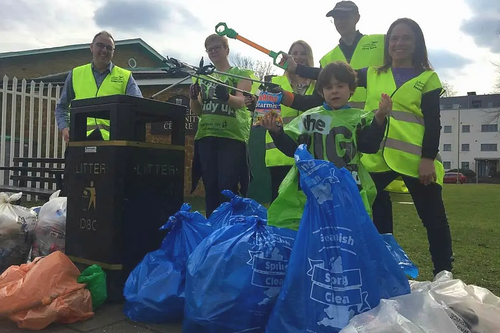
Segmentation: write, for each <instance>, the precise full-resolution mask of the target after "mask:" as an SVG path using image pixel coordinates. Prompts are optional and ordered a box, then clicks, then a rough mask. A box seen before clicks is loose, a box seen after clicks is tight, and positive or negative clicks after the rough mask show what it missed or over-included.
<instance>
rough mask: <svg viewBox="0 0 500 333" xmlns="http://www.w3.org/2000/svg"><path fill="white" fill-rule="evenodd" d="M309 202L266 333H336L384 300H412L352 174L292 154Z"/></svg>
mask: <svg viewBox="0 0 500 333" xmlns="http://www.w3.org/2000/svg"><path fill="white" fill-rule="evenodd" d="M295 160H296V164H297V167H298V169H299V171H300V183H301V187H302V189H303V191H304V193H305V194H306V196H307V201H306V206H305V209H304V215H303V216H302V220H301V222H300V226H299V230H298V231H297V238H296V240H295V246H294V248H293V251H292V256H291V258H290V262H289V267H288V271H287V275H286V278H285V282H284V284H283V286H282V288H281V291H280V295H279V296H278V300H277V301H276V305H275V306H274V309H273V311H272V314H271V316H270V318H269V322H268V325H267V328H266V332H268V333H282V332H287V333H296V332H301V333H302V332H311V333H312V332H328V333H330V332H333V333H337V332H339V331H340V330H341V329H342V328H343V327H344V326H346V325H347V324H348V323H349V320H350V319H351V318H352V317H353V316H354V315H356V314H359V313H361V312H365V311H367V310H370V309H372V308H374V307H376V306H377V305H378V304H379V302H380V299H381V298H389V297H393V296H398V295H403V294H408V293H410V286H409V283H408V280H407V278H406V276H405V274H404V272H403V270H402V269H401V268H400V267H399V266H398V263H397V262H396V261H395V260H394V258H393V257H392V255H391V254H390V253H389V251H388V249H387V247H386V246H385V243H384V241H383V239H382V237H381V236H380V235H379V233H378V232H377V230H376V229H375V226H374V225H373V222H372V221H371V219H370V217H369V215H368V213H367V212H366V210H365V208H364V206H363V201H362V199H361V196H360V194H359V191H358V188H357V185H356V183H355V181H354V179H353V177H352V175H351V173H350V172H349V171H347V170H346V169H345V168H342V169H338V168H336V167H335V166H334V165H333V164H332V163H330V162H328V161H322V160H314V159H313V158H312V155H311V154H310V153H309V152H308V151H307V148H306V146H305V145H300V146H299V147H298V148H297V151H296V152H295Z"/></svg>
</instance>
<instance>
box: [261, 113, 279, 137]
mask: <svg viewBox="0 0 500 333" xmlns="http://www.w3.org/2000/svg"><path fill="white" fill-rule="evenodd" d="M277 120H278V115H277V114H276V113H274V112H268V113H266V115H264V117H263V118H262V120H261V122H260V125H261V126H262V127H264V128H265V129H266V130H268V131H269V132H273V133H279V131H281V126H278V121H277Z"/></svg>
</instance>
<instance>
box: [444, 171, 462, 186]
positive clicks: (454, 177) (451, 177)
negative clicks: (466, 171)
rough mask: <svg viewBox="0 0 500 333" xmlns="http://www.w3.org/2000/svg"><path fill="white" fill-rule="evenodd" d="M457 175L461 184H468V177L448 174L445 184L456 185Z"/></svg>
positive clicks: (460, 174)
mask: <svg viewBox="0 0 500 333" xmlns="http://www.w3.org/2000/svg"><path fill="white" fill-rule="evenodd" d="M457 174H458V181H459V182H460V184H463V183H466V182H467V177H465V176H464V175H463V174H462V173H458V172H446V173H445V174H444V180H443V181H444V183H452V184H456V183H457Z"/></svg>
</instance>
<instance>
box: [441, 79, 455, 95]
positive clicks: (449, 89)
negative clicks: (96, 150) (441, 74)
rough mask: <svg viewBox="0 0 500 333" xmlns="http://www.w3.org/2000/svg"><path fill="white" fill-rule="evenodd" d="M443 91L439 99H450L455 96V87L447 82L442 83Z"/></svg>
mask: <svg viewBox="0 0 500 333" xmlns="http://www.w3.org/2000/svg"><path fill="white" fill-rule="evenodd" d="M442 85H443V89H444V94H442V95H441V97H452V96H456V95H457V91H456V90H455V87H453V85H452V84H451V83H449V82H447V81H443V82H442Z"/></svg>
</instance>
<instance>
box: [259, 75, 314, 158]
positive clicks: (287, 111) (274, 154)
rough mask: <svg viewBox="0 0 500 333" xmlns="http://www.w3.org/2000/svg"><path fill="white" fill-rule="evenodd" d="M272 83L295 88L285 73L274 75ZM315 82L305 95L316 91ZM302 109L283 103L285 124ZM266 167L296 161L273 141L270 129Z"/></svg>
mask: <svg viewBox="0 0 500 333" xmlns="http://www.w3.org/2000/svg"><path fill="white" fill-rule="evenodd" d="M271 82H272V83H276V84H279V85H280V86H281V88H282V89H283V90H285V91H289V92H293V88H292V86H291V85H290V82H289V81H288V78H287V77H286V76H285V75H281V76H273V77H272V79H271ZM314 87H315V83H314V82H311V84H310V85H309V87H308V88H307V90H306V92H305V95H312V93H313V92H314ZM301 113H302V111H298V110H295V109H292V108H290V107H288V106H285V105H283V104H281V118H282V119H283V126H284V125H286V124H288V123H290V122H291V121H292V120H293V119H295V118H296V117H297V116H298V115H299V114H301ZM265 160H266V167H274V166H286V165H294V164H295V161H294V159H293V157H288V156H286V155H285V154H283V153H282V152H281V151H280V150H279V149H278V148H276V145H275V144H274V142H273V139H272V137H271V135H270V134H269V131H266V158H265Z"/></svg>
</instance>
